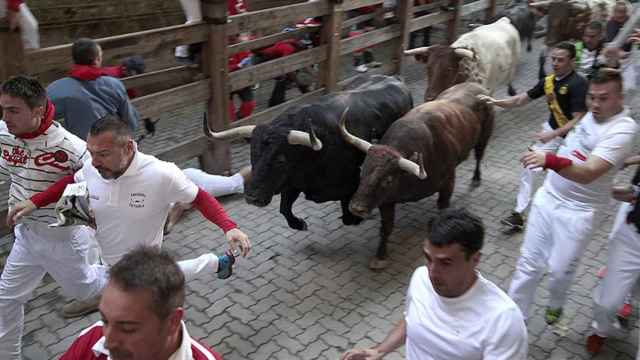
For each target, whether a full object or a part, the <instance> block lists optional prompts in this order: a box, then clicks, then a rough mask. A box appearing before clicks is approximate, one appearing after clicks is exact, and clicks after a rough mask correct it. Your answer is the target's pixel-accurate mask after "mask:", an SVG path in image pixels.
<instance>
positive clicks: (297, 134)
mask: <svg viewBox="0 0 640 360" xmlns="http://www.w3.org/2000/svg"><path fill="white" fill-rule="evenodd" d="M202 126H203V129H204V134H205V135H206V136H207V137H209V138H212V139H215V140H226V141H233V140H235V139H238V138H250V137H251V134H253V130H254V129H255V128H256V126H255V125H245V126H238V127H236V128H231V129H228V130H223V131H220V132H214V131H211V128H209V122H208V121H207V114H206V113H205V114H204V118H203V122H202ZM309 128H310V129H311V131H310V133H307V132H305V131H300V130H289V134H288V135H287V141H288V142H289V144H291V145H303V146H307V147H310V148H312V149H313V150H315V151H319V150H322V142H321V141H320V140H319V139H318V138H317V136H316V133H315V131H314V130H313V127H311V126H309Z"/></svg>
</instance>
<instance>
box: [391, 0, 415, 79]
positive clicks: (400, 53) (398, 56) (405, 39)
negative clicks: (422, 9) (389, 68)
mask: <svg viewBox="0 0 640 360" xmlns="http://www.w3.org/2000/svg"><path fill="white" fill-rule="evenodd" d="M396 11H397V12H396V16H397V18H398V22H399V23H400V38H399V41H398V42H397V43H396V46H397V47H396V51H395V59H394V61H395V63H396V69H395V73H396V74H399V75H402V73H403V72H404V69H405V66H406V63H407V61H406V57H405V56H404V51H405V50H407V49H408V48H409V38H410V37H411V22H412V21H413V0H399V1H398V7H397V9H396Z"/></svg>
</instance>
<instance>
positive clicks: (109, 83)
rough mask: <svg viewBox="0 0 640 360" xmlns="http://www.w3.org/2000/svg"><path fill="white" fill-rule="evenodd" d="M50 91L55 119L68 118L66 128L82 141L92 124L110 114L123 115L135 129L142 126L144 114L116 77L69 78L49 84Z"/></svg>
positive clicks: (65, 119)
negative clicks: (140, 122) (141, 117)
mask: <svg viewBox="0 0 640 360" xmlns="http://www.w3.org/2000/svg"><path fill="white" fill-rule="evenodd" d="M47 93H48V95H49V98H50V99H51V101H52V102H53V104H54V105H55V107H56V114H55V119H62V118H64V127H65V128H66V129H67V130H68V131H69V132H71V133H72V134H74V135H76V136H77V137H79V138H80V139H82V140H87V135H88V134H89V130H90V129H91V125H93V123H95V122H96V121H98V120H99V119H100V118H102V117H104V116H105V115H108V114H117V115H118V116H120V118H121V119H122V120H123V121H125V122H126V123H127V124H129V127H130V128H131V130H132V131H135V130H136V129H137V128H138V123H139V121H140V115H139V114H138V111H137V110H136V109H135V108H134V107H133V105H132V104H131V102H130V101H129V96H128V95H127V91H126V89H125V87H124V84H122V82H121V81H120V80H118V79H116V78H114V77H110V76H101V77H99V78H97V79H95V80H88V81H82V80H78V79H75V78H71V77H65V78H62V79H60V80H56V81H54V82H52V83H51V84H49V86H48V87H47Z"/></svg>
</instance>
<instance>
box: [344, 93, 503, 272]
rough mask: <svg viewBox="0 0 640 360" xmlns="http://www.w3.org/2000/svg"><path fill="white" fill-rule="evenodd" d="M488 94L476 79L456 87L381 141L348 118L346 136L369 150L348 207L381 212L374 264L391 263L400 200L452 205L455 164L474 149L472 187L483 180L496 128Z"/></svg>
mask: <svg viewBox="0 0 640 360" xmlns="http://www.w3.org/2000/svg"><path fill="white" fill-rule="evenodd" d="M487 93H488V91H487V90H486V89H484V88H483V87H481V86H480V85H478V84H475V83H463V84H458V85H455V86H454V87H452V88H450V89H448V90H447V91H445V92H444V93H442V94H441V95H440V96H438V98H437V99H436V100H435V101H432V102H427V103H424V104H422V105H420V106H418V107H416V108H414V109H413V110H411V111H410V112H409V113H407V114H406V115H405V116H404V117H402V118H401V119H400V120H397V121H396V122H394V123H393V124H392V125H391V127H390V128H389V129H388V130H387V132H386V133H385V134H384V136H383V137H382V139H381V140H380V143H379V144H376V145H372V144H370V143H369V142H367V141H365V140H362V139H360V138H357V137H355V136H353V135H351V134H349V132H348V131H347V130H346V126H345V119H346V116H343V119H342V121H341V133H342V136H343V137H344V138H345V140H346V141H347V142H349V143H350V144H352V145H353V146H355V147H357V148H358V149H360V150H362V151H363V152H365V153H366V154H367V156H366V158H365V161H364V164H363V166H362V173H361V178H360V185H359V186H358V190H357V191H356V193H355V195H354V196H353V197H352V199H351V203H350V205H349V209H350V210H351V212H352V213H354V214H356V215H358V216H364V215H366V214H368V213H369V212H371V211H372V210H373V209H374V208H376V207H378V208H380V213H381V216H382V228H381V240H380V244H379V245H378V251H377V254H376V257H375V258H374V259H372V261H371V262H370V264H369V266H370V268H372V269H380V268H383V267H385V266H386V261H385V260H384V259H385V258H386V241H387V239H388V238H389V235H390V234H391V232H392V230H393V223H394V217H395V205H396V203H403V202H412V201H418V200H420V199H423V198H425V197H428V196H431V195H433V194H434V193H439V196H438V208H446V207H448V206H449V201H450V199H451V195H452V193H453V189H454V184H455V172H456V167H457V166H458V164H460V163H461V162H463V161H464V160H465V159H467V157H468V156H469V152H470V151H471V150H472V149H474V150H475V158H476V168H475V172H474V175H473V185H474V186H477V185H479V184H480V161H481V159H482V156H483V154H484V150H485V148H486V146H487V143H488V142H489V138H490V136H491V133H492V131H493V123H494V112H493V108H492V107H490V106H488V105H486V104H485V103H483V102H482V101H479V100H478V99H477V96H478V95H480V94H487Z"/></svg>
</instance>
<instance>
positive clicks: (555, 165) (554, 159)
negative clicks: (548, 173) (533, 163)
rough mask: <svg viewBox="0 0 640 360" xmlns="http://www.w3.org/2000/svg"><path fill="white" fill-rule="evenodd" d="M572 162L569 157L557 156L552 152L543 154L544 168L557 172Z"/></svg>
mask: <svg viewBox="0 0 640 360" xmlns="http://www.w3.org/2000/svg"><path fill="white" fill-rule="evenodd" d="M572 164H573V162H572V161H571V160H570V159H567V158H564V157H562V156H558V155H556V154H554V153H546V154H545V156H544V168H545V169H551V170H553V171H555V172H559V171H560V170H562V169H564V168H566V167H569V166H571V165H572Z"/></svg>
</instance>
